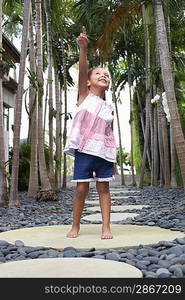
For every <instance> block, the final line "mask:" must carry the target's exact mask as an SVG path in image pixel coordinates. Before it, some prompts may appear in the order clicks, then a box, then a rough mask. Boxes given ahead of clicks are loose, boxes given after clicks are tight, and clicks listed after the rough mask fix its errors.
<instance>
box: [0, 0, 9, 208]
mask: <svg viewBox="0 0 185 300" xmlns="http://www.w3.org/2000/svg"><path fill="white" fill-rule="evenodd" d="M0 26H1V27H0V206H2V205H5V203H6V200H7V196H8V195H7V180H6V166H5V141H4V124H3V123H4V122H3V87H2V82H3V76H4V72H3V60H2V0H0Z"/></svg>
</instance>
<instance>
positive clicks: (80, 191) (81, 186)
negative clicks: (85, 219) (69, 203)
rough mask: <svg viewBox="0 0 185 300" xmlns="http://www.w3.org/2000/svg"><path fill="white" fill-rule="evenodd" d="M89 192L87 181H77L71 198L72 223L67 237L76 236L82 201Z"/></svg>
mask: <svg viewBox="0 0 185 300" xmlns="http://www.w3.org/2000/svg"><path fill="white" fill-rule="evenodd" d="M88 192H89V182H77V186H76V191H75V197H74V199H73V224H72V228H71V230H70V231H69V232H68V234H67V237H70V238H76V237H77V236H78V232H79V230H80V218H81V215H82V211H83V207H84V201H85V198H86V196H87V194H88Z"/></svg>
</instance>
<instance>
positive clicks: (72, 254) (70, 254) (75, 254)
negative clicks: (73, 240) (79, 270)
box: [63, 250, 77, 257]
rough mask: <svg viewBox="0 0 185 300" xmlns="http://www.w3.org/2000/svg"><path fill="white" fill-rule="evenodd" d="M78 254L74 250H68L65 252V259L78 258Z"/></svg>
mask: <svg viewBox="0 0 185 300" xmlns="http://www.w3.org/2000/svg"><path fill="white" fill-rule="evenodd" d="M76 256H77V253H76V251H74V250H66V251H64V254H63V257H76Z"/></svg>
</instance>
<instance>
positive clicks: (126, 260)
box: [0, 186, 185, 278]
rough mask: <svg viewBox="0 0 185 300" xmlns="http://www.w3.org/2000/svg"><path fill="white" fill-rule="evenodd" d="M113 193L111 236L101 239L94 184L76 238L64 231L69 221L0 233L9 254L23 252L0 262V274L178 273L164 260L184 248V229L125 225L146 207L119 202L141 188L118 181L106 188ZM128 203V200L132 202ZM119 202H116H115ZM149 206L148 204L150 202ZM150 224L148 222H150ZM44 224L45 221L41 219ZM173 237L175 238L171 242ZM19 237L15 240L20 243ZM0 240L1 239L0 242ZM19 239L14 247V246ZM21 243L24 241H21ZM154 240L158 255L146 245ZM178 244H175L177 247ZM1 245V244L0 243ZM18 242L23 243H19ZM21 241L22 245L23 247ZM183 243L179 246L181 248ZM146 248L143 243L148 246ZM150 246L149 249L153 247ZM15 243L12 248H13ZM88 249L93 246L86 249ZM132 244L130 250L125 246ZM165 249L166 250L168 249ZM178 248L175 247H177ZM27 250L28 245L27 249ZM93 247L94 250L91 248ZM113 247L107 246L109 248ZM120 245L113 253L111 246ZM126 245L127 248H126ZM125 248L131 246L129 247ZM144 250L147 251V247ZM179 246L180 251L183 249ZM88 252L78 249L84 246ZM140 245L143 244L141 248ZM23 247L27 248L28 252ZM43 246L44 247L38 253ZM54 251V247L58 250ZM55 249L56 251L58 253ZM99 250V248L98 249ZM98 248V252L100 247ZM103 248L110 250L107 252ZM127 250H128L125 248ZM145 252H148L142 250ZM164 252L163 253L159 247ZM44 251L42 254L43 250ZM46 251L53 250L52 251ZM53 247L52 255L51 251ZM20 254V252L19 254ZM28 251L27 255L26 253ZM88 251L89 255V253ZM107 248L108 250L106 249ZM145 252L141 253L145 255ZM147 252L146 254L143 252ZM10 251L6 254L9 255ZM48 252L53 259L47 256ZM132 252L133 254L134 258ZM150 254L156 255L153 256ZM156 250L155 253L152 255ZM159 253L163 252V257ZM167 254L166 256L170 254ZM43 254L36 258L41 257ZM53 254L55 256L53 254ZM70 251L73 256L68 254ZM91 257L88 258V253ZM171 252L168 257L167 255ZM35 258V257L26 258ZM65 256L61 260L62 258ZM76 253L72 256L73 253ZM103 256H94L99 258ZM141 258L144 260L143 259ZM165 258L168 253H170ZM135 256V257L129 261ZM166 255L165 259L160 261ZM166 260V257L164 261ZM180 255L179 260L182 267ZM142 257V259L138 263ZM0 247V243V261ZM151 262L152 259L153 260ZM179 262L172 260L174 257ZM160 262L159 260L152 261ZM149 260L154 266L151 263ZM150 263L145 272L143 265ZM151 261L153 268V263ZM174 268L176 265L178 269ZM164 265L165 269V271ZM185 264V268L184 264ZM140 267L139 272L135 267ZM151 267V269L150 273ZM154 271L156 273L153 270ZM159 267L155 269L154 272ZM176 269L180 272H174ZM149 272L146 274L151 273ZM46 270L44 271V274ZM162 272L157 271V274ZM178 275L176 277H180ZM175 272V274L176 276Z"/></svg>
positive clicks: (126, 274) (62, 275)
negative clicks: (123, 184)
mask: <svg viewBox="0 0 185 300" xmlns="http://www.w3.org/2000/svg"><path fill="white" fill-rule="evenodd" d="M111 195H112V209H111V223H113V224H112V225H111V230H112V233H113V235H114V238H113V239H111V240H101V239H100V235H101V224H100V223H101V214H100V213H99V212H100V208H99V206H97V205H98V204H99V200H98V197H97V193H96V191H95V188H91V190H90V193H89V196H88V199H87V200H86V202H85V209H84V214H83V216H82V224H81V230H80V235H79V237H78V238H77V239H69V238H66V233H67V232H68V231H69V228H70V227H71V225H63V224H62V225H56V226H38V227H31V228H22V229H17V230H10V231H5V232H2V233H0V240H4V241H7V247H9V248H11V249H14V252H13V254H12V255H14V254H15V255H17V254H16V253H17V252H16V251H19V252H20V253H22V254H21V255H22V257H25V258H24V259H25V260H21V259H20V260H19V261H13V262H8V263H5V264H3V263H1V264H0V277H45V276H47V277H61V278H62V277H73V278H74V277H120V278H126V277H135V278H136V277H142V276H143V274H145V275H147V277H156V276H161V277H162V276H163V277H169V276H170V274H171V273H170V272H172V274H173V272H176V273H175V274H180V275H182V276H183V267H182V268H181V271H179V270H177V271H176V269H175V267H174V269H173V268H172V267H173V265H172V266H171V265H170V263H169V259H176V257H177V256H178V255H181V256H183V253H185V249H184V248H185V247H184V246H183V245H185V240H184V237H185V235H184V233H183V232H181V231H178V230H173V231H172V230H170V229H165V228H160V227H157V226H143V225H142V226H140V225H132V224H130V225H129V224H124V223H120V222H125V221H127V220H134V219H137V218H139V217H140V215H142V213H143V210H147V209H149V208H150V205H139V204H134V205H131V204H129V205H126V204H125V203H124V201H125V200H127V199H131V200H132V199H135V200H134V203H137V199H139V198H140V197H142V195H141V192H140V191H139V190H137V188H131V187H129V188H125V187H120V186H113V187H112V188H111ZM131 200H129V201H130V203H132V201H131ZM118 202H119V205H117V204H118ZM150 204H151V205H152V203H150ZM151 223H152V222H151ZM154 224H155V223H154V222H153V224H151V225H154ZM43 225H44V224H43ZM174 239H176V240H177V242H171V241H172V240H174ZM19 241H20V245H19ZM0 242H1V241H0ZM16 243H17V244H18V246H17V248H16V247H15V246H14V245H16ZM21 243H23V244H21ZM155 243H157V244H156V245H157V246H155V247H156V249H159V251H161V253H160V255H159V254H157V252H156V250H153V248H149V246H150V245H153V244H155ZM178 243H180V246H178V245H179V244H178ZM1 244H2V245H3V241H2V243H0V246H1ZM21 245H22V246H21ZM24 245H26V246H24ZM141 245H145V246H146V249H145V248H144V249H143V252H142V251H139V250H138V252H137V251H136V250H134V249H140V248H139V247H140V246H141ZM165 245H167V246H166V247H168V248H170V247H171V248H170V249H173V248H174V250H173V251H171V250H170V249H169V250H170V251H171V252H170V251H167V252H164V250H163V249H164V247H165ZM181 246H182V247H181ZM3 247H4V252H5V251H6V249H5V246H2V253H3ZM30 247H36V248H39V247H40V248H39V249H41V250H37V252H39V251H41V253H40V254H38V255H36V254H35V255H34V253H33V255H31V253H30V252H29V251H32V250H29V249H31V248H30ZM42 247H50V248H51V249H54V250H47V249H44V250H42ZM147 247H148V248H147ZM155 247H154V248H155ZM183 247H184V248H183ZM15 248H16V250H15ZM68 248H73V249H78V251H82V252H78V253H77V252H76V251H77V250H70V251H72V252H70V251H68V252H70V253H72V254H70V255H68V256H67V255H66V256H65V253H66V252H67V251H66V249H68ZM89 248H91V249H92V250H88V249H89ZM130 248H131V249H130ZM168 248H167V249H168ZM177 248H178V249H177ZM26 249H28V250H26ZM93 249H94V250H93ZM110 249H112V250H110ZM115 249H119V250H118V252H115V254H114V250H115ZM126 249H127V250H128V252H127V253H126V252H125V251H126ZM129 249H130V250H129ZM147 249H148V250H147ZM183 249H184V250H183ZM86 250H88V251H87V252H83V251H86ZM141 250H142V249H141ZM27 251H28V252H27ZM42 251H45V252H42ZM52 251H53V252H52ZM57 251H58V252H57ZM60 251H63V252H61V255H60ZM98 251H99V252H98ZM101 251H102V252H101ZM105 251H109V252H108V253H107V252H105ZM129 251H130V252H129ZM147 251H148V252H147ZM162 251H163V252H162ZM183 251H184V252H183ZM46 252H47V253H49V254H47V253H46ZM51 252H52V253H53V254H51ZM54 252H55V254H54ZM23 253H24V254H23ZM29 253H30V254H29ZM83 253H84V256H86V255H87V257H90V258H87V257H86V258H84V257H83V258H81V257H79V256H83ZM92 253H93V254H92ZM106 253H107V254H106ZM144 253H145V254H144ZM146 253H147V254H146ZM8 255H9V254H8ZM48 255H49V257H52V258H48ZM134 255H136V257H137V256H138V258H137V259H135V258H134ZM153 255H156V257H155V259H154V257H153ZM157 255H158V258H157ZM163 255H164V257H163ZM170 255H171V256H170ZM39 256H40V257H43V258H45V259H39V258H40V257H39ZM56 256H57V258H56ZM70 256H73V258H71V257H70ZM91 256H93V259H92V258H91ZM172 256H173V257H172ZM30 257H31V258H37V259H30ZM63 257H65V259H64V258H63ZM74 257H75V258H74ZM104 257H105V258H106V260H105V259H98V258H104ZM145 257H146V259H145ZM169 257H170V258H169ZM134 259H135V260H134ZM164 259H165V261H164V264H162V261H163V260H164ZM166 259H167V261H166ZM183 259H184V264H185V258H184V257H182V259H181V265H182V266H183ZM110 260H111V261H110ZM140 260H141V263H140ZM1 261H2V262H4V260H1V248H0V262H1ZM152 261H153V263H152ZM174 261H176V262H179V261H178V260H177V259H176V260H174ZM157 262H160V264H157ZM152 264H153V265H154V267H153V268H152ZM148 265H149V266H151V267H150V269H149V270H148V271H147V270H146V268H147V266H148ZM155 265H156V267H155ZM161 266H164V267H167V266H168V267H169V268H171V269H170V271H169V269H165V268H162V269H161V268H160V267H161ZM178 268H179V267H177V269H178ZM164 269H165V271H164ZM184 269H185V268H184ZM140 270H142V272H141V271H140ZM150 270H151V272H150ZM153 270H155V272H154V271H153ZM157 272H158V273H157ZM178 272H179V273H178ZM150 273H151V274H150ZM46 274H47V275H46ZM161 274H162V275H161ZM180 275H179V276H180ZM177 277H178V276H177Z"/></svg>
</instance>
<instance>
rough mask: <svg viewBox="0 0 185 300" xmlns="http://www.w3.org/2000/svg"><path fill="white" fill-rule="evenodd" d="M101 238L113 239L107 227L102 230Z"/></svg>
mask: <svg viewBox="0 0 185 300" xmlns="http://www.w3.org/2000/svg"><path fill="white" fill-rule="evenodd" d="M101 239H102V240H110V239H113V235H112V233H111V231H110V230H109V229H107V230H102V235H101Z"/></svg>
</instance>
